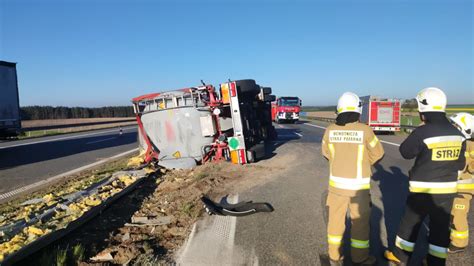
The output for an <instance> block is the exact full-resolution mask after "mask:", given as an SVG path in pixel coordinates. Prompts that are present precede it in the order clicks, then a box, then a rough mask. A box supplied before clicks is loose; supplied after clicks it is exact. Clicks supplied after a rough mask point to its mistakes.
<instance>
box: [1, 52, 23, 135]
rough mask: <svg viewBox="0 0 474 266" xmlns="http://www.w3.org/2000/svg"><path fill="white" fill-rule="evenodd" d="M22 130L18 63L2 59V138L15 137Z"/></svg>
mask: <svg viewBox="0 0 474 266" xmlns="http://www.w3.org/2000/svg"><path fill="white" fill-rule="evenodd" d="M20 130H21V119H20V101H19V96H18V80H17V75H16V63H10V62H6V61H0V138H8V137H15V136H17V135H18V134H20Z"/></svg>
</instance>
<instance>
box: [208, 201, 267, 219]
mask: <svg viewBox="0 0 474 266" xmlns="http://www.w3.org/2000/svg"><path fill="white" fill-rule="evenodd" d="M201 201H202V202H203V203H204V208H205V209H206V212H207V213H209V214H210V215H213V214H215V215H222V216H237V217H240V216H247V215H252V214H254V213H257V212H273V211H274V209H273V206H272V205H271V204H270V203H267V202H253V201H246V202H239V203H236V204H230V203H228V202H227V196H225V197H223V198H222V199H221V201H220V202H219V203H217V202H214V201H212V200H211V199H210V198H209V197H207V196H203V197H201Z"/></svg>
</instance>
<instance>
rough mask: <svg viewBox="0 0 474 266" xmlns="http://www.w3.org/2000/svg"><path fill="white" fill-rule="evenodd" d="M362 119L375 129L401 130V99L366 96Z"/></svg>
mask: <svg viewBox="0 0 474 266" xmlns="http://www.w3.org/2000/svg"><path fill="white" fill-rule="evenodd" d="M360 100H361V102H362V114H361V116H360V120H361V122H363V123H366V124H367V125H369V126H370V127H371V128H372V129H373V130H374V131H386V132H395V131H400V112H401V109H400V101H399V100H397V99H388V98H381V97H376V96H370V95H369V96H364V97H361V98H360Z"/></svg>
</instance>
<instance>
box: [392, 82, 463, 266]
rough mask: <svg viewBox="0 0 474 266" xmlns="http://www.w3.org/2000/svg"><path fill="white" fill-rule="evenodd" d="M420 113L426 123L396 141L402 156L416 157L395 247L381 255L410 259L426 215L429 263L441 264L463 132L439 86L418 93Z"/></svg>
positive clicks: (402, 261) (460, 163) (403, 261)
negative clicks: (453, 120)
mask: <svg viewBox="0 0 474 266" xmlns="http://www.w3.org/2000/svg"><path fill="white" fill-rule="evenodd" d="M416 99H417V102H418V111H419V112H420V118H421V119H422V121H423V122H424V125H422V126H420V127H418V128H417V129H415V130H414V131H413V132H412V133H411V134H410V135H409V136H408V137H407V139H406V140H405V141H404V142H403V143H402V144H401V145H400V153H401V155H402V156H403V158H405V159H414V158H416V160H415V164H414V166H413V167H412V169H411V170H410V171H409V190H410V193H409V195H408V198H407V202H406V207H405V214H404V216H403V218H402V220H401V222H400V226H399V229H398V233H397V236H396V240H395V247H394V248H393V250H391V251H386V252H385V257H386V258H387V259H389V260H390V261H391V262H393V263H395V264H398V265H405V264H407V263H408V261H409V259H410V257H411V255H412V253H413V250H414V248H415V243H416V240H417V236H418V232H419V230H420V227H421V224H422V223H423V220H424V219H425V218H426V217H427V216H428V217H429V218H430V219H429V231H430V233H429V237H428V241H429V249H428V256H427V258H426V262H427V263H428V265H445V264H446V256H447V253H448V246H449V242H450V219H451V214H450V213H451V208H452V205H453V200H454V198H455V196H456V195H457V188H456V186H457V176H458V171H459V170H462V169H463V168H464V166H465V157H464V152H465V149H466V143H465V138H464V136H463V134H462V133H461V132H460V131H459V130H458V129H457V128H455V127H454V126H453V125H452V124H451V122H450V121H449V120H448V119H447V118H446V114H445V109H446V102H447V99H446V95H445V94H444V92H443V91H442V90H440V89H438V88H432V87H431V88H426V89H424V90H422V91H421V92H420V93H418V95H417V97H416Z"/></svg>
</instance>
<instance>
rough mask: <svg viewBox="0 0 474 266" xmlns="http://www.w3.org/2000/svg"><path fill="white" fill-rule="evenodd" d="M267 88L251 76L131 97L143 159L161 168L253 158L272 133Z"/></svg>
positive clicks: (271, 98)
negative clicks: (217, 83) (244, 78)
mask: <svg viewBox="0 0 474 266" xmlns="http://www.w3.org/2000/svg"><path fill="white" fill-rule="evenodd" d="M274 100H275V96H274V95H271V88H269V87H262V86H260V85H258V84H256V83H255V80H250V79H249V80H235V81H229V82H225V83H222V84H220V86H219V87H217V88H216V87H214V86H212V85H206V84H203V85H202V86H195V87H189V88H184V89H179V90H172V91H165V92H157V93H151V94H146V95H142V96H139V97H136V98H134V99H132V102H133V107H134V111H135V114H136V118H137V122H138V128H139V133H140V134H139V144H140V150H141V151H142V152H143V153H144V154H145V162H152V161H155V162H157V163H158V164H159V165H161V166H163V167H166V168H176V169H179V168H192V167H194V166H195V165H196V164H197V163H204V162H207V161H218V160H229V161H232V162H233V163H236V164H246V163H251V162H254V161H256V160H258V159H261V158H263V157H264V156H265V150H266V148H265V146H266V143H267V141H268V140H270V139H272V138H275V137H276V132H275V128H274V127H273V125H272V121H271V102H272V101H274Z"/></svg>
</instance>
